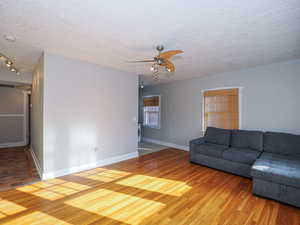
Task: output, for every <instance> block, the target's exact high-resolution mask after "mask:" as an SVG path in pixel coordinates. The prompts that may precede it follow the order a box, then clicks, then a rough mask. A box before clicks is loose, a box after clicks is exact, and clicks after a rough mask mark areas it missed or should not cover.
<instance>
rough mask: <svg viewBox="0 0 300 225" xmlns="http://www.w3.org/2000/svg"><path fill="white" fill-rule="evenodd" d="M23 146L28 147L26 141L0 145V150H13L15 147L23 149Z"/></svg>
mask: <svg viewBox="0 0 300 225" xmlns="http://www.w3.org/2000/svg"><path fill="white" fill-rule="evenodd" d="M22 146H26V142H25V141H20V142H11V143H2V144H0V148H13V147H22Z"/></svg>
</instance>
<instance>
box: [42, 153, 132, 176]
mask: <svg viewBox="0 0 300 225" xmlns="http://www.w3.org/2000/svg"><path fill="white" fill-rule="evenodd" d="M136 157H138V152H136V151H135V152H130V153H127V154H124V155H120V156H114V157H110V158H107V159H104V160H101V161H98V162H94V163H89V164H85V165H81V166H75V167H71V168H66V169H61V170H57V171H54V172H46V173H43V176H42V179H43V180H47V179H51V178H55V177H61V176H65V175H68V174H71V173H77V172H80V171H83V170H88V169H93V168H97V167H100V166H106V165H109V164H113V163H117V162H120V161H124V160H127V159H132V158H136Z"/></svg>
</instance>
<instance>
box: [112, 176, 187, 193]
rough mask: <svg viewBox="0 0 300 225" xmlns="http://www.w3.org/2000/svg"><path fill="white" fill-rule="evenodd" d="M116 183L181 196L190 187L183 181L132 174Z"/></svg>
mask: <svg viewBox="0 0 300 225" xmlns="http://www.w3.org/2000/svg"><path fill="white" fill-rule="evenodd" d="M116 183H117V184H121V185H125V186H130V187H135V188H140V189H143V190H147V191H154V192H159V193H161V194H168V195H174V196H181V195H183V194H184V193H185V192H187V191H188V190H190V189H191V187H190V186H188V185H187V184H186V183H185V182H181V181H176V180H170V179H165V178H157V177H151V176H145V175H134V176H132V177H129V178H126V179H123V180H120V181H118V182H116Z"/></svg>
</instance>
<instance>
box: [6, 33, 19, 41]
mask: <svg viewBox="0 0 300 225" xmlns="http://www.w3.org/2000/svg"><path fill="white" fill-rule="evenodd" d="M3 37H4V39H5V40H6V41H9V42H15V41H16V37H14V36H12V35H10V34H5V35H4V36H3Z"/></svg>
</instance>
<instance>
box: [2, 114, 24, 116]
mask: <svg viewBox="0 0 300 225" xmlns="http://www.w3.org/2000/svg"><path fill="white" fill-rule="evenodd" d="M0 117H24V114H0Z"/></svg>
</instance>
